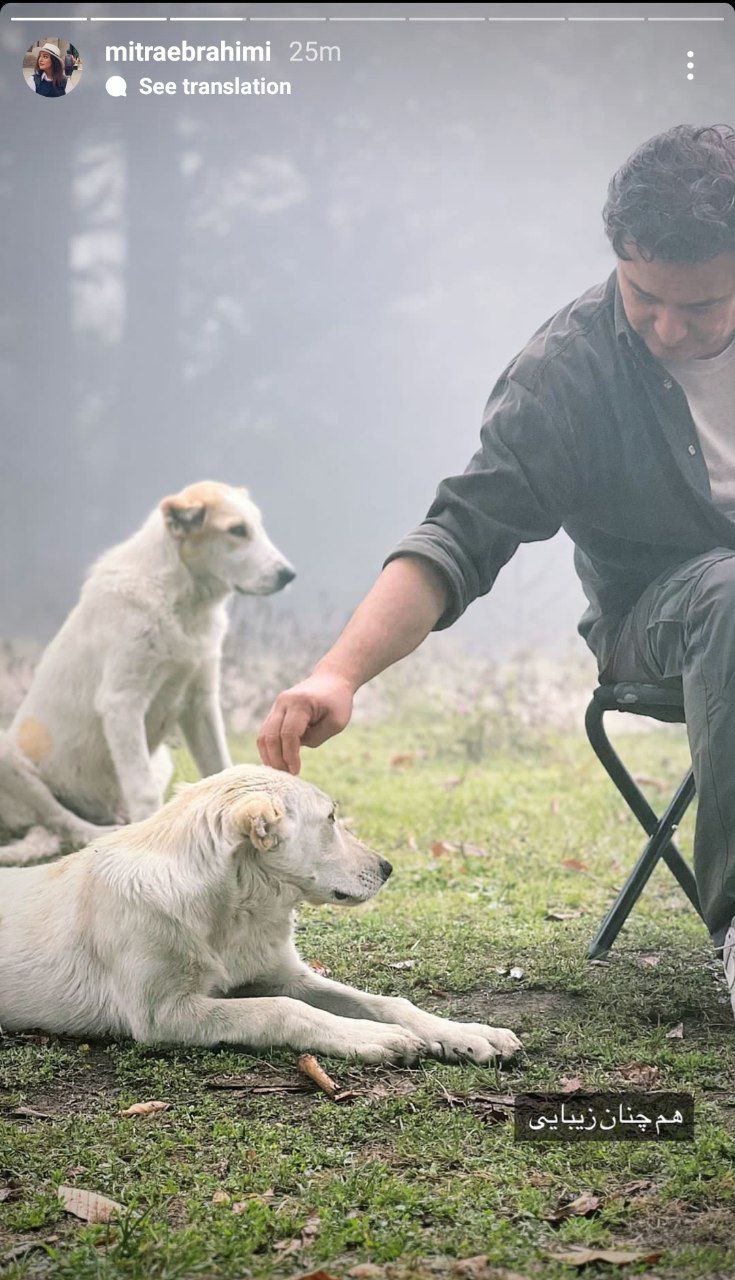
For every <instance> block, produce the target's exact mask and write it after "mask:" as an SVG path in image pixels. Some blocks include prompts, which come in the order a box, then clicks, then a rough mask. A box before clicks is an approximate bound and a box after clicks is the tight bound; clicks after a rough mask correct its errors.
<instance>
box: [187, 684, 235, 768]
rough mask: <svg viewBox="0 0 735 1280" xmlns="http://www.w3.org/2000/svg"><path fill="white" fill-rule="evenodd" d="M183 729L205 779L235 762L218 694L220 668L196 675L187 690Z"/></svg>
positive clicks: (197, 765)
mask: <svg viewBox="0 0 735 1280" xmlns="http://www.w3.org/2000/svg"><path fill="white" fill-rule="evenodd" d="M179 724H180V726H181V731H182V733H183V735H184V738H185V739H186V745H187V746H188V748H189V750H190V752H191V754H192V757H193V759H194V763H195V764H196V767H197V769H198V770H199V772H200V773H201V775H202V777H203V778H207V777H209V775H210V774H212V773H219V772H220V770H221V769H229V767H230V765H231V764H232V760H231V759H230V752H229V748H228V746H227V737H226V735H225V725H224V720H223V719H222V708H221V706H220V697H219V668H218V667H213V668H208V669H207V670H206V671H204V672H202V673H200V674H197V676H195V678H194V679H193V680H192V681H191V683H190V684H189V686H188V687H187V689H186V693H185V698H184V708H183V711H182V712H181V714H180V716H179Z"/></svg>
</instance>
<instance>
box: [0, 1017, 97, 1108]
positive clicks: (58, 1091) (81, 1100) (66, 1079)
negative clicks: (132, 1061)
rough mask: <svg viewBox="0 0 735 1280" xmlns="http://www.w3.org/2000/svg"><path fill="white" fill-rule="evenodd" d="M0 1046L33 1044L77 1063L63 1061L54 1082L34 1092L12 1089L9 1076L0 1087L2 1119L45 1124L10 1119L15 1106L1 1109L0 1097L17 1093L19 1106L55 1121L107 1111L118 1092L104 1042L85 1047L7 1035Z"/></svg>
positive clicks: (55, 1039)
mask: <svg viewBox="0 0 735 1280" xmlns="http://www.w3.org/2000/svg"><path fill="white" fill-rule="evenodd" d="M109 1043H111V1042H109ZM2 1044H3V1045H5V1046H7V1047H11V1046H18V1045H22V1044H33V1045H36V1046H38V1047H40V1048H44V1047H45V1045H55V1046H58V1047H61V1048H63V1049H65V1050H67V1051H68V1052H69V1053H70V1054H71V1053H73V1054H75V1057H76V1058H77V1059H78V1064H77V1061H67V1062H66V1063H65V1064H64V1065H63V1066H60V1068H59V1075H58V1077H57V1078H56V1079H55V1080H44V1081H43V1082H42V1083H41V1084H40V1085H39V1087H38V1088H37V1089H33V1088H30V1087H28V1086H26V1085H23V1086H21V1085H18V1086H15V1085H14V1084H13V1079H12V1074H9V1075H8V1079H7V1083H6V1084H4V1085H2V1086H0V1111H2V1113H3V1114H4V1118H5V1119H10V1120H16V1122H17V1123H18V1124H44V1123H47V1122H46V1121H44V1120H43V1119H34V1118H33V1117H22V1116H21V1117H15V1116H13V1111H14V1110H15V1106H13V1107H9V1106H7V1104H6V1105H3V1099H2V1094H3V1093H8V1092H13V1093H15V1092H20V1093H21V1094H22V1097H23V1102H22V1104H21V1105H23V1106H29V1107H34V1108H35V1109H36V1110H38V1111H43V1112H47V1113H48V1114H49V1116H50V1117H51V1119H55V1118H56V1117H57V1116H58V1117H61V1116H69V1115H89V1114H90V1113H94V1112H98V1111H109V1109H110V1105H111V1104H112V1105H114V1100H115V1099H116V1098H117V1096H118V1095H119V1094H120V1092H121V1089H120V1087H119V1086H118V1084H117V1072H116V1069H115V1062H114V1057H113V1056H112V1055H111V1054H109V1053H108V1052H107V1048H108V1044H107V1043H105V1042H96V1043H95V1042H93V1043H89V1044H88V1043H87V1042H86V1041H83V1040H74V1039H71V1038H70V1037H66V1036H64V1037H61V1036H33V1035H17V1036H12V1035H8V1036H5V1037H4V1038H3V1041H2ZM82 1045H84V1048H82ZM0 1061H1V1046H0Z"/></svg>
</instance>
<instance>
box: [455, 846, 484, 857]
mask: <svg viewBox="0 0 735 1280" xmlns="http://www.w3.org/2000/svg"><path fill="white" fill-rule="evenodd" d="M461 847H462V853H464V854H465V855H466V857H468V858H489V857H490V850H489V849H483V847H482V845H479V844H463V845H462V846H461Z"/></svg>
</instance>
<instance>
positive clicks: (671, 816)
mask: <svg viewBox="0 0 735 1280" xmlns="http://www.w3.org/2000/svg"><path fill="white" fill-rule="evenodd" d="M606 711H623V712H626V713H628V714H630V715H635V716H649V717H650V718H651V719H652V720H666V721H670V722H672V723H674V724H684V723H685V719H684V704H683V699H682V694H681V691H680V690H676V689H674V690H672V689H665V688H662V687H661V686H659V685H654V684H614V685H613V684H603V685H599V686H598V688H597V689H595V691H594V694H593V695H592V701H591V702H590V704H589V706H588V708H587V714H586V716H585V728H586V730H587V737H588V738H589V740H590V744H591V746H592V749H593V751H594V752H595V755H596V756H597V758H598V760H599V761H600V763H601V764H602V766H603V768H604V769H605V770H606V771H607V773H608V774H609V775H610V777H611V778H612V780H613V782H614V783H615V786H616V787H617V789H618V791H619V792H620V794H621V796H622V797H623V799H624V800H625V802H626V804H627V805H628V807H629V808H630V810H631V811H632V813H634V814H635V816H636V818H637V819H638V821H639V822H640V824H641V826H642V827H643V830H644V831H645V832H646V835H647V836H648V841H647V843H646V846H645V848H644V850H643V852H642V853H641V855H640V857H639V859H638V861H637V862H636V864H635V866H634V868H633V870H632V871H631V873H630V875H629V876H628V879H627V880H626V882H625V884H624V885H623V887H622V889H621V890H620V893H619V894H618V896H617V898H616V899H615V902H614V903H613V905H612V906H611V908H610V910H609V911H608V913H607V915H606V916H605V919H604V920H603V922H602V924H601V925H600V928H599V929H598V931H597V933H596V934H595V937H594V938H593V940H592V942H591V944H590V948H589V951H588V952H587V954H588V956H589V958H590V959H594V958H595V957H597V956H601V955H604V953H605V952H606V951H609V950H610V947H611V946H612V945H613V942H614V941H615V939H616V938H617V936H618V934H619V932H620V930H621V929H622V927H623V925H624V924H625V921H626V920H627V918H628V915H629V914H630V911H631V909H632V908H633V906H634V905H635V903H636V902H637V901H638V898H639V897H640V894H641V892H642V890H643V887H644V885H645V884H646V881H647V880H648V878H649V876H650V875H651V872H652V871H653V868H654V867H655V865H656V863H657V862H658V860H659V858H663V860H664V862H665V863H666V865H667V867H668V868H669V870H670V871H671V872H672V873H673V875H674V876H675V877H676V879H677V880H678V882H679V884H680V885H681V887H682V889H683V890H684V892H685V894H686V896H687V897H688V899H689V901H690V902H691V904H692V906H693V907H694V909H695V911H697V912H698V913H699V915H700V916H701V914H702V909H701V907H700V905H699V896H698V894H697V886H696V883H695V880H694V875H693V873H692V871H691V869H690V868H689V867H688V866H687V864H686V862H685V861H684V859H683V858H682V856H681V854H680V853H679V850H678V849H677V847H676V845H675V844H674V841H673V834H674V832H675V831H676V829H677V827H678V825H679V823H680V822H681V820H682V818H683V816H684V814H685V813H686V811H687V809H688V807H689V805H690V803H691V801H692V799H693V797H694V776H693V773H692V770H691V768H690V769H689V771H688V772H687V774H686V775H685V777H684V778H683V779H682V781H681V783H680V784H679V786H678V788H677V790H676V791H675V792H674V795H673V797H672V799H671V800H670V801H669V804H668V807H667V809H666V811H665V813H664V814H663V815H662V817H660V818H659V817H657V815H656V814H655V813H654V811H653V809H652V808H651V806H650V804H649V803H648V801H647V800H646V798H645V796H644V795H643V792H642V791H641V790H640V788H639V787H638V786H637V785H636V783H635V782H634V781H633V778H632V777H631V775H630V774H629V773H628V770H627V769H626V767H625V765H624V764H623V762H622V760H621V759H620V756H619V755H618V753H617V751H616V750H615V748H614V747H613V746H612V743H611V742H610V739H609V738H608V736H607V734H606V732H605V727H604V724H603V717H604V715H605V712H606Z"/></svg>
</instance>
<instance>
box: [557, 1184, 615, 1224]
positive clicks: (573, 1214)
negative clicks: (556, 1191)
mask: <svg viewBox="0 0 735 1280" xmlns="http://www.w3.org/2000/svg"><path fill="white" fill-rule="evenodd" d="M601 1203H602V1201H601V1200H600V1197H599V1196H594V1195H592V1194H591V1192H588V1191H584V1192H582V1195H579V1196H577V1197H576V1198H575V1199H574V1200H568V1201H567V1202H566V1203H565V1204H559V1205H557V1206H556V1208H555V1209H552V1210H551V1212H550V1213H545V1214H544V1215H543V1217H544V1219H545V1221H546V1222H563V1221H564V1220H565V1218H589V1217H591V1215H592V1214H593V1213H597V1210H598V1209H599V1207H600V1204H601Z"/></svg>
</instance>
